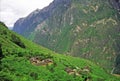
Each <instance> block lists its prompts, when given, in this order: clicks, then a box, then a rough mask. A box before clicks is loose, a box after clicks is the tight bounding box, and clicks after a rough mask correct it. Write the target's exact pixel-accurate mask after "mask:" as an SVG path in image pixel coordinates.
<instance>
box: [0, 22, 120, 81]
mask: <svg viewBox="0 0 120 81" xmlns="http://www.w3.org/2000/svg"><path fill="white" fill-rule="evenodd" d="M33 57H34V58H35V57H36V59H37V60H39V61H41V62H43V61H44V63H45V60H46V59H49V61H50V60H51V64H48V63H46V64H44V65H35V64H34V62H35V63H37V62H38V61H37V60H36V61H33V62H32V63H31V61H30V59H33ZM0 58H1V59H0V80H1V81H87V80H89V81H119V79H120V78H117V77H115V76H113V75H111V74H108V73H107V72H106V71H105V70H104V69H103V68H101V67H99V66H97V65H95V64H94V63H92V62H90V61H88V60H85V59H82V58H75V57H71V56H65V55H60V54H56V53H54V52H52V51H50V50H48V49H46V48H43V47H41V46H38V45H36V44H34V43H32V42H30V41H28V40H26V39H24V38H23V37H21V36H19V35H17V34H16V33H14V32H12V31H10V30H8V29H7V28H6V27H5V26H4V25H2V24H1V23H0ZM38 63H39V62H38ZM66 68H67V69H66Z"/></svg>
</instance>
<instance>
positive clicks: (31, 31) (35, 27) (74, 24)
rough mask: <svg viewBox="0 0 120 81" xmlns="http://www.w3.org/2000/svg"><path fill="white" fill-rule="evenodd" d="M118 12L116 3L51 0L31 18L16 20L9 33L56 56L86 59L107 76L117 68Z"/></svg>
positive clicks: (119, 51) (112, 0) (115, 0)
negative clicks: (64, 55)
mask: <svg viewBox="0 0 120 81" xmlns="http://www.w3.org/2000/svg"><path fill="white" fill-rule="evenodd" d="M119 10H120V1H119V0H54V1H53V3H51V4H50V5H49V6H48V7H46V8H44V9H42V10H41V11H39V12H38V14H35V16H32V17H33V19H29V18H30V16H31V15H29V16H28V17H26V18H24V19H23V20H24V21H20V20H18V21H17V22H16V24H15V26H14V29H13V30H14V31H16V32H18V33H20V34H21V35H23V36H25V37H27V38H28V39H30V40H32V41H34V42H35V43H37V44H40V45H42V46H45V47H47V48H49V49H51V50H54V51H56V52H58V53H65V54H68V55H72V56H77V57H83V58H87V59H90V60H92V61H94V62H96V63H97V64H100V65H101V66H102V67H104V68H105V69H106V70H107V71H109V73H110V72H111V70H112V69H113V68H114V66H115V68H116V67H120V64H119V61H118V60H117V59H119V58H120V57H119V56H120V49H119V48H120V43H119V42H120V12H119ZM44 11H46V12H44ZM48 11H50V12H48ZM35 12H36V11H35ZM33 13H34V12H33ZM41 13H43V14H44V15H46V14H48V13H50V14H49V15H47V16H46V17H45V18H44V16H42V15H41ZM41 19H42V21H41ZM30 21H32V22H30ZM29 22H30V23H29ZM33 22H35V23H36V24H34V23H33ZM23 23H24V24H23ZM28 27H29V28H28ZM17 29H18V30H17ZM19 31H21V32H19ZM114 71H115V73H118V74H120V71H119V70H118V69H117V70H114Z"/></svg>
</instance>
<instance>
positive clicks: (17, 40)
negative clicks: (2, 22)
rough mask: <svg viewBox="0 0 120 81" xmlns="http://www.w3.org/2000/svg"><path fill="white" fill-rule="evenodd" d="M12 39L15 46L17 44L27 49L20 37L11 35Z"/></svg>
mask: <svg viewBox="0 0 120 81" xmlns="http://www.w3.org/2000/svg"><path fill="white" fill-rule="evenodd" d="M11 38H12V42H14V43H15V44H17V45H18V46H20V47H21V48H25V45H24V43H22V41H21V40H20V38H19V37H17V36H16V35H14V34H12V35H11Z"/></svg>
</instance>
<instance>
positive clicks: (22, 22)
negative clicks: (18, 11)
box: [13, 0, 70, 37]
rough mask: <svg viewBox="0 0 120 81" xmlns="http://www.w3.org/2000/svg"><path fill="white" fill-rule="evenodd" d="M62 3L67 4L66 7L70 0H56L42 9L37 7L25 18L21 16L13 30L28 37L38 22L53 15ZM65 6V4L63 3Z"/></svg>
mask: <svg viewBox="0 0 120 81" xmlns="http://www.w3.org/2000/svg"><path fill="white" fill-rule="evenodd" d="M61 4H66V7H67V6H69V4H70V0H55V1H53V3H51V4H50V5H49V6H48V7H45V8H43V9H42V10H39V9H36V10H35V11H33V12H32V13H31V14H29V15H28V16H27V17H25V18H20V19H19V20H18V21H17V22H16V23H15V24H14V28H13V31H15V32H17V33H19V34H21V35H23V36H25V37H28V35H29V34H31V32H32V31H34V29H35V28H36V26H37V25H38V24H41V23H42V22H43V21H44V20H46V19H47V18H49V17H50V16H52V15H53V12H54V10H55V9H57V6H59V5H61ZM61 6H63V5H61Z"/></svg>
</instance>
